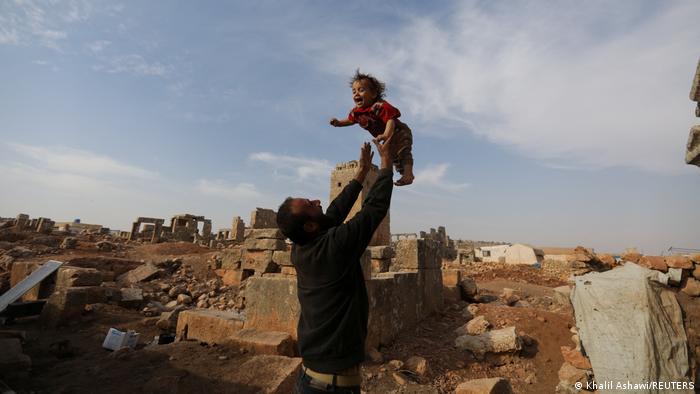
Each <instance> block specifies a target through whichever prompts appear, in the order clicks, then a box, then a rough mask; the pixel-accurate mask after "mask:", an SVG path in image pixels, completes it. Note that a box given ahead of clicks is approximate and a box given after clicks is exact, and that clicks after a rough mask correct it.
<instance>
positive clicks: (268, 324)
mask: <svg viewBox="0 0 700 394" xmlns="http://www.w3.org/2000/svg"><path fill="white" fill-rule="evenodd" d="M245 310H246V322H245V328H256V329H259V330H271V331H282V332H286V333H289V334H290V335H291V336H292V338H293V339H294V340H296V338H297V323H298V322H299V315H300V313H301V309H300V306H299V299H298V298H297V281H296V278H289V277H257V276H254V277H251V278H248V281H247V285H246V309H245Z"/></svg>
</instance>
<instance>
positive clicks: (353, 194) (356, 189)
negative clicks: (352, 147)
mask: <svg viewBox="0 0 700 394" xmlns="http://www.w3.org/2000/svg"><path fill="white" fill-rule="evenodd" d="M373 157H374V153H373V152H372V148H371V147H370V145H369V143H368V142H365V143H364V144H363V145H362V147H361V148H360V160H359V164H360V165H359V166H358V168H357V172H356V173H355V179H353V180H352V181H350V183H348V184H347V185H346V186H345V188H343V191H341V192H340V194H338V196H337V197H336V198H335V199H334V200H333V201H332V202H331V203H330V205H328V209H327V210H326V216H328V217H330V218H332V219H333V221H334V222H335V225H336V226H337V225H340V224H342V223H343V221H344V220H345V218H347V217H348V213H350V210H351V209H352V206H353V205H354V204H355V200H357V196H358V195H359V194H360V190H362V183H363V182H364V181H365V178H366V177H367V173H368V172H369V169H370V167H371V166H372V158H373Z"/></svg>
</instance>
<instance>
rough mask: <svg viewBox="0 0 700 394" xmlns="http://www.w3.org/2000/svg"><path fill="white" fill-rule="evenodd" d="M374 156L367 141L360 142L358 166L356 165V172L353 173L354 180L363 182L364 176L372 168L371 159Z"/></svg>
mask: <svg viewBox="0 0 700 394" xmlns="http://www.w3.org/2000/svg"><path fill="white" fill-rule="evenodd" d="M373 158H374V152H372V147H371V146H370V145H369V142H365V143H364V144H362V147H361V148H360V160H358V163H359V166H358V167H357V172H356V173H355V180H356V181H358V182H360V183H363V182H364V181H365V177H366V176H367V173H368V172H369V169H370V168H372V159H373Z"/></svg>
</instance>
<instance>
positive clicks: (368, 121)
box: [348, 101, 401, 137]
mask: <svg viewBox="0 0 700 394" xmlns="http://www.w3.org/2000/svg"><path fill="white" fill-rule="evenodd" d="M379 103H380V104H381V105H380V106H376V107H375V105H370V106H368V107H360V108H358V107H355V108H353V109H352V110H350V115H348V120H350V121H351V122H354V123H357V124H359V125H360V127H362V128H363V129H365V130H367V131H369V132H370V134H372V136H373V137H376V136H378V135H381V134H384V130H385V129H386V122H388V121H389V119H396V120H398V117H399V116H401V112H399V110H398V109H397V108H395V107H394V106H392V105H391V104H389V103H388V102H386V101H379ZM397 126H398V124H397Z"/></svg>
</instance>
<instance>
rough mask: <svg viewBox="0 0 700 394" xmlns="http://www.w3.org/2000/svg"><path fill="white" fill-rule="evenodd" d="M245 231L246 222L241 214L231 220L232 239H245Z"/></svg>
mask: <svg viewBox="0 0 700 394" xmlns="http://www.w3.org/2000/svg"><path fill="white" fill-rule="evenodd" d="M244 233H245V223H244V222H243V220H242V219H241V217H240V216H235V217H234V218H233V221H232V222H231V232H230V236H231V239H232V240H234V241H238V242H240V241H243V238H244Z"/></svg>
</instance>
